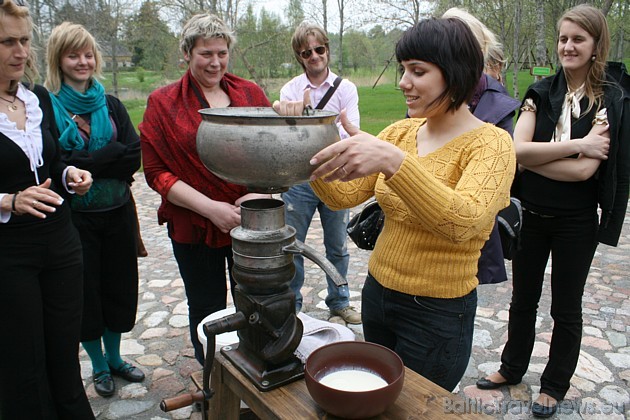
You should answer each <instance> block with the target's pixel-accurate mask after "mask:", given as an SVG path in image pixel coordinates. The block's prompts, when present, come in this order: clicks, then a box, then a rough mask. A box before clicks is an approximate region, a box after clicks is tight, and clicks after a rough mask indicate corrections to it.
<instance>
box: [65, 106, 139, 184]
mask: <svg viewBox="0 0 630 420" xmlns="http://www.w3.org/2000/svg"><path fill="white" fill-rule="evenodd" d="M105 98H106V100H107V108H108V110H109V115H110V117H111V118H112V120H113V121H114V125H115V126H116V130H117V131H116V133H117V136H116V141H112V142H110V143H109V144H107V145H106V146H105V147H103V148H101V149H99V150H96V151H93V152H91V153H90V152H88V151H87V150H63V149H62V150H61V153H62V159H63V160H64V161H65V162H66V163H67V164H68V165H73V166H76V167H77V168H81V169H85V170H87V171H90V172H91V173H92V177H93V178H94V179H97V178H114V179H120V180H127V181H129V183H131V181H132V180H133V174H134V173H135V172H136V171H137V170H138V168H139V167H140V138H139V137H138V134H137V133H136V131H135V129H134V127H133V124H132V123H131V119H130V118H129V114H128V113H127V110H126V109H125V107H124V105H123V104H122V102H120V100H119V99H118V98H116V97H114V96H111V95H106V96H105Z"/></svg>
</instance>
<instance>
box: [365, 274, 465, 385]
mask: <svg viewBox="0 0 630 420" xmlns="http://www.w3.org/2000/svg"><path fill="white" fill-rule="evenodd" d="M476 310H477V289H475V290H473V291H472V292H470V293H469V294H467V295H466V296H462V297H460V298H453V299H442V298H430V297H425V296H413V295H408V294H406V293H401V292H397V291H394V290H391V289H387V288H385V287H383V286H381V285H380V284H379V283H378V282H377V281H376V279H374V277H372V275H371V274H369V273H368V276H367V278H366V280H365V284H364V285H363V293H362V303H361V314H362V320H363V334H364V336H365V340H366V341H371V342H373V343H377V344H380V345H382V346H385V347H387V348H389V349H391V350H393V351H395V352H396V353H397V354H398V355H399V356H400V358H401V359H402V361H403V363H404V364H405V366H407V367H408V368H409V369H411V370H413V371H415V372H418V373H419V374H420V375H422V376H424V377H425V378H427V379H428V380H430V381H431V382H434V383H436V384H438V385H439V386H441V387H443V388H445V389H447V390H449V391H452V390H453V389H455V387H456V386H457V383H458V382H459V381H460V380H461V378H462V376H463V375H464V372H465V371H466V367H467V366H468V361H469V359H470V354H471V350H472V340H473V331H474V327H475V326H474V322H475V312H476Z"/></svg>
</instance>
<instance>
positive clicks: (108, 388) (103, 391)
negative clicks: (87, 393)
mask: <svg viewBox="0 0 630 420" xmlns="http://www.w3.org/2000/svg"><path fill="white" fill-rule="evenodd" d="M92 380H93V381H94V390H95V391H96V393H97V394H98V395H100V396H101V397H105V398H107V397H111V396H112V395H114V391H115V387H114V380H113V379H112V375H111V374H110V373H109V372H108V371H106V370H104V371H102V372H99V373H96V374H94V375H93V376H92Z"/></svg>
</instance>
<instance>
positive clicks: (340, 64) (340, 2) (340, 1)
mask: <svg viewBox="0 0 630 420" xmlns="http://www.w3.org/2000/svg"><path fill="white" fill-rule="evenodd" d="M344 1H345V0H337V5H338V6H339V62H338V63H337V69H338V71H339V75H340V76H341V75H343V27H344V23H345V22H344V20H343V9H344Z"/></svg>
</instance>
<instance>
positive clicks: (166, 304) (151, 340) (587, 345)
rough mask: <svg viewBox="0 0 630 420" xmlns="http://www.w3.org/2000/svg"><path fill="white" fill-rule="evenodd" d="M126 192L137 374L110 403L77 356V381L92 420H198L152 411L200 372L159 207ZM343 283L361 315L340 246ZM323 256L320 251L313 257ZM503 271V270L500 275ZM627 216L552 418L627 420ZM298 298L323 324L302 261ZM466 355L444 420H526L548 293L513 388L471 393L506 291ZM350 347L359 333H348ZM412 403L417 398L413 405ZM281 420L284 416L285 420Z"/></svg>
mask: <svg viewBox="0 0 630 420" xmlns="http://www.w3.org/2000/svg"><path fill="white" fill-rule="evenodd" d="M133 192H134V195H135V199H136V202H137V205H138V212H139V215H140V224H141V228H142V236H143V239H144V241H145V244H146V247H147V249H148V251H149V256H148V257H146V258H140V259H139V260H138V262H139V269H140V292H139V296H138V315H137V321H136V326H135V328H134V329H133V330H132V331H131V332H129V333H126V334H124V335H123V342H122V354H123V358H126V359H127V360H129V361H131V362H132V363H134V364H136V365H137V366H139V367H140V368H141V369H143V370H144V372H145V373H146V376H147V377H146V379H145V381H144V382H143V383H140V384H130V383H126V382H124V380H122V379H120V378H117V377H115V378H114V381H115V383H116V394H115V395H114V396H113V397H111V398H108V399H105V398H102V397H100V396H98V395H97V394H96V393H95V391H94V385H93V384H92V370H91V364H90V361H89V358H88V356H87V354H86V353H85V352H84V351H81V356H80V357H81V366H82V374H83V378H84V382H85V386H86V389H87V393H88V396H89V399H90V403H91V404H92V407H93V410H94V412H95V414H96V416H97V418H98V419H152V420H155V419H188V418H191V419H200V418H201V414H200V413H199V412H194V411H193V409H192V408H191V407H187V408H183V409H180V410H177V411H174V412H171V413H163V412H162V411H160V409H159V403H160V401H161V400H162V399H163V398H165V397H170V396H174V395H177V394H178V393H180V392H183V391H187V390H193V389H194V385H193V384H192V381H191V380H190V374H191V373H192V372H194V371H197V370H200V369H201V368H200V366H199V364H198V363H197V362H196V360H195V359H194V357H193V351H192V347H191V345H190V339H189V333H188V316H187V306H186V296H185V293H184V287H183V282H182V280H181V278H180V276H179V271H178V269H177V264H176V263H175V260H174V258H173V255H172V252H171V245H170V242H169V240H168V237H167V235H166V228H165V226H159V225H158V224H157V217H156V210H157V207H158V205H159V203H160V198H159V196H158V195H157V193H155V192H154V191H152V190H151V189H149V187H148V186H147V185H146V183H145V181H144V177H143V175H142V174H138V175H137V176H136V182H135V183H134V186H133ZM321 235H322V231H321V228H320V227H319V220H318V219H317V215H316V219H315V220H314V222H313V226H312V227H311V229H310V232H309V236H308V238H307V240H306V242H307V243H308V244H310V245H311V246H313V247H314V248H316V249H317V250H319V251H320V252H322V251H323V247H322V245H321V244H322V238H321ZM349 249H350V269H349V273H348V282H349V285H350V289H351V292H352V295H351V300H352V303H351V304H352V305H354V306H355V307H356V308H357V309H360V308H361V302H360V290H361V286H362V284H363V280H364V279H365V276H366V274H367V260H368V257H369V252H367V251H362V250H359V249H357V248H356V247H354V244H352V243H349ZM322 253H323V252H322ZM508 271H510V270H508ZM629 272H630V214H629V215H628V217H626V223H625V225H624V231H623V235H622V238H621V241H620V245H619V247H617V248H612V247H608V246H603V245H602V246H600V247H599V248H598V252H597V254H596V256H595V260H594V262H593V266H592V269H591V273H590V275H589V278H588V281H587V285H586V291H585V294H584V334H583V339H582V350H581V355H580V360H579V364H578V368H577V371H576V373H575V375H574V377H573V379H572V381H571V384H572V386H571V389H570V390H569V393H568V395H567V399H566V400H565V401H564V402H563V403H562V404H561V406H560V409H559V411H558V413H557V414H556V416H555V418H558V419H571V420H573V419H603V418H605V419H613V420H614V419H623V418H630V394H629V392H628V388H629V387H628V382H630V340H629V338H630V300H629V298H630V274H629ZM306 276H307V277H306V282H305V286H304V289H303V291H302V292H303V294H304V310H305V312H306V313H307V314H308V315H311V316H313V317H316V318H320V319H327V318H328V316H329V315H328V311H327V309H326V306H325V305H324V303H323V299H324V297H325V293H326V291H325V290H326V282H325V278H324V274H323V272H322V271H321V270H320V269H319V268H318V267H317V266H315V265H314V264H312V263H310V261H308V260H307V261H306ZM478 291H479V306H478V309H477V318H476V321H475V327H476V328H475V337H474V347H473V355H472V358H471V361H470V365H469V368H468V370H467V371H466V374H465V376H464V378H463V379H462V382H461V383H460V385H459V387H458V389H457V390H456V394H458V396H459V397H464V398H466V399H465V401H466V404H464V405H453V404H451V403H450V402H449V401H445V402H444V407H445V416H444V418H448V417H449V416H448V413H449V412H463V411H466V412H478V413H486V414H490V415H492V416H494V417H496V418H501V419H522V418H529V417H530V415H529V411H528V410H529V405H528V402H529V401H531V400H532V398H535V397H536V395H537V392H538V390H539V377H540V374H541V372H542V370H543V368H544V365H545V361H546V359H547V353H548V349H549V339H550V331H551V324H552V321H551V318H550V316H549V304H550V296H549V287H548V284H547V285H546V289H545V292H544V295H543V298H542V300H541V304H540V311H539V315H538V322H537V324H538V325H537V331H539V333H538V335H537V339H536V346H535V348H534V354H533V356H532V361H531V364H530V368H529V371H528V373H527V374H526V375H525V377H524V378H523V382H522V383H521V384H520V385H516V386H511V387H509V389H504V390H495V391H480V390H478V389H476V387H475V385H474V383H475V381H476V380H477V378H478V377H481V376H483V375H485V374H488V373H491V372H494V371H496V370H497V368H498V366H499V357H500V352H501V349H502V346H503V343H504V342H505V339H506V332H507V320H508V306H509V301H510V295H511V287H510V284H509V282H507V283H503V284H500V285H484V286H480V287H479V289H478ZM350 327H351V328H352V329H353V330H354V332H355V333H356V334H357V336H358V337H359V338H361V337H362V333H361V327H360V326H350ZM418 398H422V396H418ZM288 418H289V417H288Z"/></svg>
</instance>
